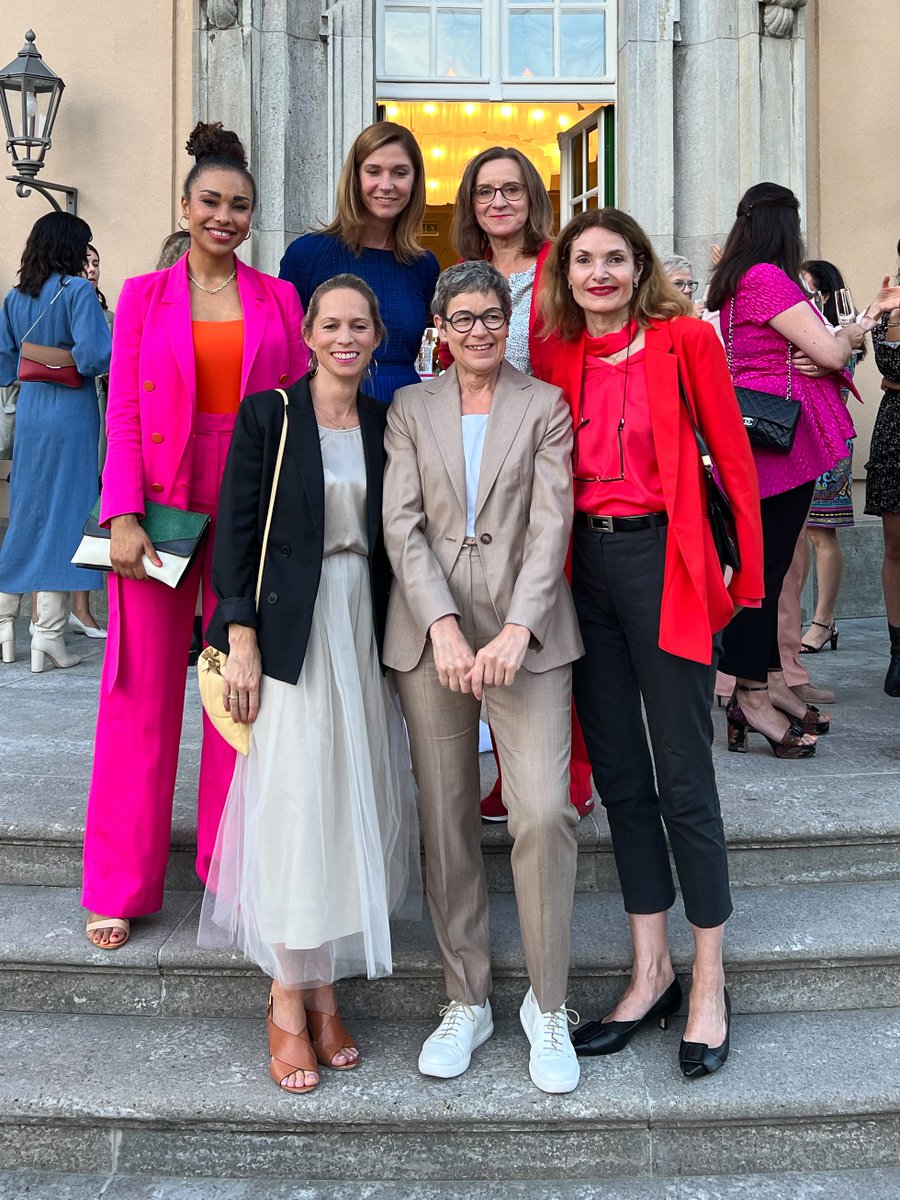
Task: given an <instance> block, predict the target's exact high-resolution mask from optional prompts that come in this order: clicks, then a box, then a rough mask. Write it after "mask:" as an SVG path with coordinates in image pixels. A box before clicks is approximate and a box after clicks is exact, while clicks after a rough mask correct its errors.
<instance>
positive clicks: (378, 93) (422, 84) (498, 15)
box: [375, 0, 618, 104]
mask: <svg viewBox="0 0 900 1200" xmlns="http://www.w3.org/2000/svg"><path fill="white" fill-rule="evenodd" d="M596 3H597V4H598V6H599V7H602V6H604V5H605V9H606V47H605V48H606V73H605V74H604V75H603V76H602V77H599V78H598V77H592V78H581V79H577V78H566V79H565V81H561V80H558V79H548V78H543V79H522V78H520V77H515V78H510V77H508V76H507V77H505V76H504V71H505V68H506V64H507V62H508V59H509V53H508V51H509V46H508V37H509V9H510V6H512V7H513V8H528V7H533V8H540V9H545V10H547V11H549V12H552V13H554V14H558V13H560V12H561V11H564V10H566V9H568V8H572V9H573V10H576V11H577V10H578V9H579V8H580V7H581V6H580V5H577V4H569V3H568V0H534V2H533V4H528V3H527V2H526V0H405V2H404V0H376V24H375V50H376V65H375V71H376V75H375V79H376V82H375V97H376V100H379V101H380V100H421V99H422V96H423V94H427V97H428V99H429V100H457V101H458V100H483V101H485V100H486V101H491V100H494V101H496V100H503V101H508V102H510V103H512V104H515V103H527V102H528V101H531V100H545V101H547V102H549V101H551V100H561V101H563V100H568V101H572V100H575V101H582V102H583V101H585V100H587V101H589V102H592V103H598V104H602V103H613V102H614V101H615V99H616V82H615V81H616V46H617V36H618V35H617V30H616V17H617V8H618V5H617V4H616V0H596ZM386 5H389V6H390V7H391V8H400V9H404V8H405V9H408V10H410V11H423V10H424V11H429V12H431V13H432V21H433V22H434V23H433V24H432V27H431V28H432V36H434V31H435V29H436V21H435V16H434V14H436V13H437V11H438V10H439V9H441V8H449V9H466V8H469V9H477V10H478V11H480V13H481V22H482V23H481V65H482V69H483V70H484V68H485V67H487V68H488V69H487V71H486V72H485V73H484V74H482V75H481V76H480V77H478V78H468V79H463V78H459V79H453V80H447V79H446V78H445V77H442V76H418V77H415V78H413V77H410V76H408V75H406V76H400V75H388V74H386V73H385V72H383V70H382V67H383V58H382V55H383V52H384V51H383V48H384V10H385V7H386ZM558 55H559V23H558V21H555V22H554V61H558Z"/></svg>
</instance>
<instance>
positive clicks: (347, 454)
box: [319, 425, 369, 558]
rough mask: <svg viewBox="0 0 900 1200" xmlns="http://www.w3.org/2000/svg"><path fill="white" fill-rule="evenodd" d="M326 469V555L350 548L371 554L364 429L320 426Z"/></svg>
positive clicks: (353, 551) (323, 459) (356, 551)
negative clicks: (367, 523)
mask: <svg viewBox="0 0 900 1200" xmlns="http://www.w3.org/2000/svg"><path fill="white" fill-rule="evenodd" d="M319 445H320V446H321V447H322V467H323V469H324V472H325V548H324V551H323V556H324V557H325V558H327V557H328V556H329V555H330V554H339V553H340V552H341V551H343V550H349V551H351V552H352V553H353V554H363V555H368V553H369V544H368V538H367V535H366V458H365V454H364V452H363V443H362V431H361V430H360V428H359V426H358V425H357V426H356V428H355V429H325V428H324V427H323V426H321V425H320V426H319Z"/></svg>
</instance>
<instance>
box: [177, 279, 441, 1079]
mask: <svg viewBox="0 0 900 1200" xmlns="http://www.w3.org/2000/svg"><path fill="white" fill-rule="evenodd" d="M303 333H304V337H305V339H306V341H307V343H308V344H309V347H310V349H311V350H312V351H313V359H312V363H313V365H312V367H311V370H310V373H309V374H308V375H306V376H304V377H303V378H302V379H300V380H298V381H297V383H295V384H294V385H293V386H292V387H291V388H289V389H288V390H287V397H288V405H287V406H285V404H284V400H283V397H282V395H281V394H280V393H278V392H264V393H261V394H259V395H256V396H250V397H248V398H247V399H246V400H245V401H244V402H243V404H242V405H241V408H240V411H239V413H238V419H237V423H236V425H235V431H234V438H233V441H232V444H231V449H230V452H229V456H228V463H227V465H226V468H225V477H224V480H223V485H222V493H221V500H220V505H219V512H218V518H217V519H218V529H217V534H216V549H215V553H214V558H213V585H214V587H215V590H216V595H217V597H218V606H217V609H216V613H215V616H214V618H213V621H212V623H211V625H210V628H209V630H208V633H207V636H208V637H209V640H210V642H211V643H212V644H213V645H216V646H219V647H220V648H221V649H223V650H226V651H227V652H228V665H227V667H226V670H225V689H226V696H227V702H228V704H229V707H230V710H231V714H232V718H233V719H234V720H236V721H241V722H247V723H250V725H251V736H250V752H249V754H248V755H247V756H246V757H242V756H239V758H238V763H237V766H236V768H235V773H234V778H233V780H232V784H231V789H230V791H229V794H228V799H227V802H226V806H225V812H224V814H223V817H222V823H221V825H220V827H219V834H218V838H217V842H216V850H215V854H214V857H213V863H212V867H211V870H210V877H209V885H208V888H207V892H206V895H205V897H204V900H203V907H202V913H201V919H200V932H199V941H200V944H201V945H204V946H224V947H229V948H234V949H238V950H240V951H241V952H242V953H243V954H244V955H245V956H246V957H247V958H249V959H251V960H253V961H254V962H256V963H258V964H259V965H260V966H261V967H262V969H263V970H264V971H265V972H266V973H267V974H268V975H270V976H271V977H272V980H273V983H272V993H271V996H270V998H269V1007H268V1028H269V1053H270V1073H271V1075H272V1078H273V1079H274V1080H275V1082H276V1083H277V1084H278V1085H279V1086H280V1087H282V1088H284V1089H285V1090H286V1091H290V1092H305V1091H309V1090H310V1089H311V1088H313V1087H315V1086H316V1084H317V1083H318V1081H319V1077H318V1071H317V1063H318V1064H322V1065H323V1066H329V1067H333V1068H335V1069H337V1070H348V1069H349V1068H351V1067H355V1066H356V1065H357V1063H358V1062H359V1050H358V1048H357V1047H356V1045H355V1043H354V1040H353V1038H352V1036H351V1035H350V1034H349V1033H348V1031H347V1030H346V1028H345V1027H344V1025H343V1022H342V1021H341V1018H340V1015H339V1013H338V1011H337V1001H336V998H335V994H334V989H333V987H332V984H333V982H334V980H336V979H339V978H342V977H344V976H347V975H363V974H365V975H367V976H368V977H369V978H370V979H371V978H375V977H377V976H379V975H387V974H390V972H391V968H392V963H391V936H390V928H389V919H390V917H391V916H414V915H417V908H418V899H419V896H420V894H421V883H420V878H419V834H418V823H417V817H416V798H415V789H414V785H413V781H412V773H411V769H410V763H409V750H408V746H407V743H406V735H405V730H404V726H403V720H402V717H401V714H400V708H399V705H398V702H397V698H396V695H395V693H394V690H393V686H392V685H391V684H390V683H389V682H388V680H387V679H386V678H385V676H384V674H383V672H382V670H381V663H380V646H381V636H382V632H383V630H384V621H385V615H386V610H387V599H388V592H389V589H390V571H389V568H388V564H387V560H386V557H385V553H384V547H383V544H382V540H381V489H382V473H383V466H384V451H383V444H382V443H383V437H384V428H385V418H386V409H385V408H384V406H383V405H382V404H380V403H379V402H377V401H375V400H372V399H371V398H369V397H366V396H363V395H362V394H360V393H359V384H360V381H361V379H362V377H363V374H364V373H365V371H366V369H367V367H368V364H369V361H370V359H371V357H372V352H373V350H374V348H375V347H376V346H377V344H378V342H379V341H380V340H381V338H382V337H383V335H384V328H383V326H382V323H381V318H380V316H379V313H378V305H377V302H376V300H375V297H374V295H373V294H372V292H371V291H370V289H369V288H368V287H367V285H366V284H364V283H363V282H362V281H361V280H359V279H357V278H356V277H355V276H352V275H340V276H336V277H335V278H333V279H331V280H328V281H327V282H326V283H324V284H322V285H321V287H319V288H318V289H317V291H316V292H315V294H314V295H313V297H312V300H311V302H310V306H309V310H308V312H307V314H306V319H305V321H304V326H303ZM285 420H287V429H288V432H287V444H286V448H285V451H284V458H283V463H282V466H281V470H280V473H279V478H278V481H277V486H276V490H275V497H276V498H275V504H274V508H273V511H272V521H271V529H270V532H269V537H268V541H267V544H266V551H265V567H264V571H263V578H262V587H261V590H260V599H259V608H258V610H257V607H256V603H255V590H256V577H257V571H258V567H259V560H260V553H261V550H262V542H263V537H264V529H265V520H266V515H267V512H268V507H269V498H270V496H271V492H272V486H273V478H274V476H275V472H276V462H277V458H278V446H279V441H280V438H281V431H282V425H283V422H284V421H285Z"/></svg>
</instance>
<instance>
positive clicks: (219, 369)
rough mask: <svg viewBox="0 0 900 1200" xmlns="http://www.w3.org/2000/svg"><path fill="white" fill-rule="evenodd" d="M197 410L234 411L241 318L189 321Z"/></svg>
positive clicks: (238, 387)
mask: <svg viewBox="0 0 900 1200" xmlns="http://www.w3.org/2000/svg"><path fill="white" fill-rule="evenodd" d="M191 329H192V332H193V335H194V370H195V373H196V377H197V412H202V413H236V412H237V410H238V405H239V404H240V402H241V367H242V365H243V360H244V322H243V321H191Z"/></svg>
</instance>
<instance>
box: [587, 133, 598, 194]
mask: <svg viewBox="0 0 900 1200" xmlns="http://www.w3.org/2000/svg"><path fill="white" fill-rule="evenodd" d="M599 148H600V134H599V133H598V131H597V130H596V129H589V130H588V147H587V153H588V162H587V176H588V181H587V185H588V189H590V188H595V187H596V186H597V155H598V153H599Z"/></svg>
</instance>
